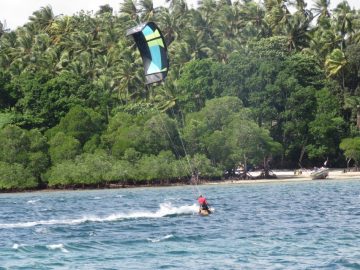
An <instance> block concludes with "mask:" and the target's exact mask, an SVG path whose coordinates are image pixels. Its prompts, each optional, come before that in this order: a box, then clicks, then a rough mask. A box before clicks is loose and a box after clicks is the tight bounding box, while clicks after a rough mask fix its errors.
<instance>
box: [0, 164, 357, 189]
mask: <svg viewBox="0 0 360 270" xmlns="http://www.w3.org/2000/svg"><path fill="white" fill-rule="evenodd" d="M310 172H311V171H310V170H304V171H303V172H302V174H301V175H295V174H294V171H293V170H274V171H273V173H274V174H275V175H276V177H277V178H273V179H248V180H243V179H225V180H203V181H201V182H200V183H199V184H198V185H200V186H201V185H228V184H230V185H231V184H241V185H244V184H245V185H251V184H271V183H273V184H275V183H291V182H293V183H297V182H308V181H314V182H316V181H324V180H329V181H331V180H360V171H358V172H344V169H330V171H329V176H328V177H326V179H311V177H310ZM258 174H259V172H256V171H255V172H250V175H251V176H253V177H256V176H258ZM177 186H190V184H187V183H186V184H185V183H180V182H179V183H173V184H156V185H125V186H124V185H121V184H110V185H109V186H107V187H98V188H94V187H88V188H86V187H85V188H58V189H56V188H45V189H33V190H14V191H1V192H0V194H12V193H33V192H61V191H89V190H105V189H109V190H110V189H129V188H159V187H177Z"/></svg>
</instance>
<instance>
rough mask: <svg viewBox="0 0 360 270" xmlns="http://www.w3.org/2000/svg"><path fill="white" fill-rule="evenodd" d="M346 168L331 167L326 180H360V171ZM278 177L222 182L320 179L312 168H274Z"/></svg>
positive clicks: (256, 174) (254, 174) (250, 182)
mask: <svg viewBox="0 0 360 270" xmlns="http://www.w3.org/2000/svg"><path fill="white" fill-rule="evenodd" d="M344 171H345V169H343V168H342V169H341V168H336V169H330V171H329V176H328V177H326V179H325V180H352V179H354V180H355V179H359V180H360V171H358V172H344ZM272 172H273V173H274V174H275V175H276V177H277V178H275V179H249V180H236V179H232V180H225V181H224V182H221V183H227V184H231V183H233V184H256V183H278V182H295V181H296V182H297V181H319V180H313V179H311V177H310V173H311V172H312V171H311V170H302V173H301V174H300V175H299V174H295V171H294V170H273V171H272ZM249 174H250V175H251V176H252V177H257V176H258V175H259V174H260V171H254V172H250V173H249ZM323 180H324V179H323ZM217 183H219V182H212V183H209V184H217Z"/></svg>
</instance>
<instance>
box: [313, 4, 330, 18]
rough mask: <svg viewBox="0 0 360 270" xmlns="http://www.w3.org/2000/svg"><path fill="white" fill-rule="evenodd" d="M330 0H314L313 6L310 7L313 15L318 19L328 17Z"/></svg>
mask: <svg viewBox="0 0 360 270" xmlns="http://www.w3.org/2000/svg"><path fill="white" fill-rule="evenodd" d="M329 9H330V0H314V7H313V8H312V9H311V10H312V12H313V14H314V17H315V18H316V17H319V18H318V23H319V21H321V20H323V19H324V18H330V16H331V14H330V11H329Z"/></svg>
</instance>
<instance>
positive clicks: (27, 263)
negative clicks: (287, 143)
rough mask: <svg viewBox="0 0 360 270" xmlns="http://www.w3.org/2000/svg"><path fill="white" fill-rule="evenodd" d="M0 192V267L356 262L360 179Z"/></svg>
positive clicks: (352, 265)
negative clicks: (203, 201) (203, 211)
mask: <svg viewBox="0 0 360 270" xmlns="http://www.w3.org/2000/svg"><path fill="white" fill-rule="evenodd" d="M199 189H200V190H201V192H202V193H203V194H204V195H206V196H207V198H208V200H209V203H211V206H212V207H213V208H214V209H215V212H214V213H213V214H212V215H210V216H208V217H202V216H199V215H198V214H197V205H196V200H195V198H194V196H195V195H194V191H193V190H192V187H191V186H183V187H162V188H132V189H118V190H95V191H66V192H60V191H59V192H33V193H17V194H0V269H1V270H2V269H89V270H90V269H107V270H110V269H360V208H359V205H360V179H359V180H351V181H345V180H341V181H340V180H339V181H336V180H321V181H312V182H296V183H272V184H251V185H236V184H231V185H202V186H199Z"/></svg>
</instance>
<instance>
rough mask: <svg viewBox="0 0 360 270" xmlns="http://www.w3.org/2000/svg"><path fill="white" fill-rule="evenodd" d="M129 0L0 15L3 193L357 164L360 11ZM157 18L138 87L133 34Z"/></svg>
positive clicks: (211, 0)
mask: <svg viewBox="0 0 360 270" xmlns="http://www.w3.org/2000/svg"><path fill="white" fill-rule="evenodd" d="M329 2H330V1H329V0H315V5H314V7H313V8H312V9H310V8H308V6H307V2H306V1H305V0H293V1H286V0H264V1H262V2H261V3H260V4H259V3H258V1H254V0H242V1H231V0H202V1H199V4H198V6H197V7H196V8H193V7H189V6H188V5H187V4H186V2H185V1H184V0H169V1H168V4H167V7H159V8H154V4H153V2H152V0H139V1H136V0H124V1H122V2H121V3H120V4H119V10H113V8H111V7H110V6H108V5H103V6H100V7H99V9H98V10H97V11H95V12H85V11H81V12H79V13H77V14H75V15H73V16H57V15H55V14H54V13H53V10H52V8H51V7H50V6H46V7H43V8H41V9H40V10H37V11H35V12H34V13H33V14H32V16H31V17H29V20H28V22H27V23H26V24H25V25H23V26H21V27H18V28H17V29H15V30H9V29H7V28H6V23H5V22H1V23H0V189H1V190H22V189H32V188H42V187H55V188H61V187H86V186H106V185H108V184H110V183H117V184H124V185H125V184H142V183H147V184H154V183H170V182H179V181H184V182H187V181H189V179H190V176H191V175H192V174H193V173H197V174H199V177H200V178H203V179H222V178H224V177H228V176H231V175H233V174H234V172H235V169H236V168H237V167H238V166H239V164H243V165H244V166H245V167H248V165H252V166H257V167H260V168H264V169H268V168H269V166H270V167H271V168H292V169H294V168H299V167H310V166H319V165H321V164H322V163H323V162H324V160H326V159H329V161H330V165H331V166H333V167H341V166H346V165H348V166H353V165H357V166H358V165H359V162H360V154H359V153H360V140H359V136H360V133H359V127H358V126H357V114H359V116H358V117H360V113H359V105H360V84H359V83H360V80H359V78H360V11H359V10H354V9H352V8H351V7H350V6H349V4H348V3H347V1H344V2H341V3H340V4H339V5H338V6H337V7H336V8H335V9H333V10H330V7H329V5H330V3H329ZM144 21H154V22H156V23H157V24H158V26H159V27H160V29H162V33H163V35H164V36H165V39H166V43H167V45H168V54H169V59H170V70H169V74H168V77H167V79H166V80H165V81H164V82H163V83H161V84H158V85H151V86H149V87H146V86H145V84H144V75H143V74H144V72H143V67H142V61H141V57H140V55H139V52H138V50H137V49H136V46H135V44H134V41H133V40H132V39H131V38H129V37H126V36H125V32H126V30H127V29H128V28H131V27H133V26H135V25H137V24H139V23H140V22H144Z"/></svg>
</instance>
